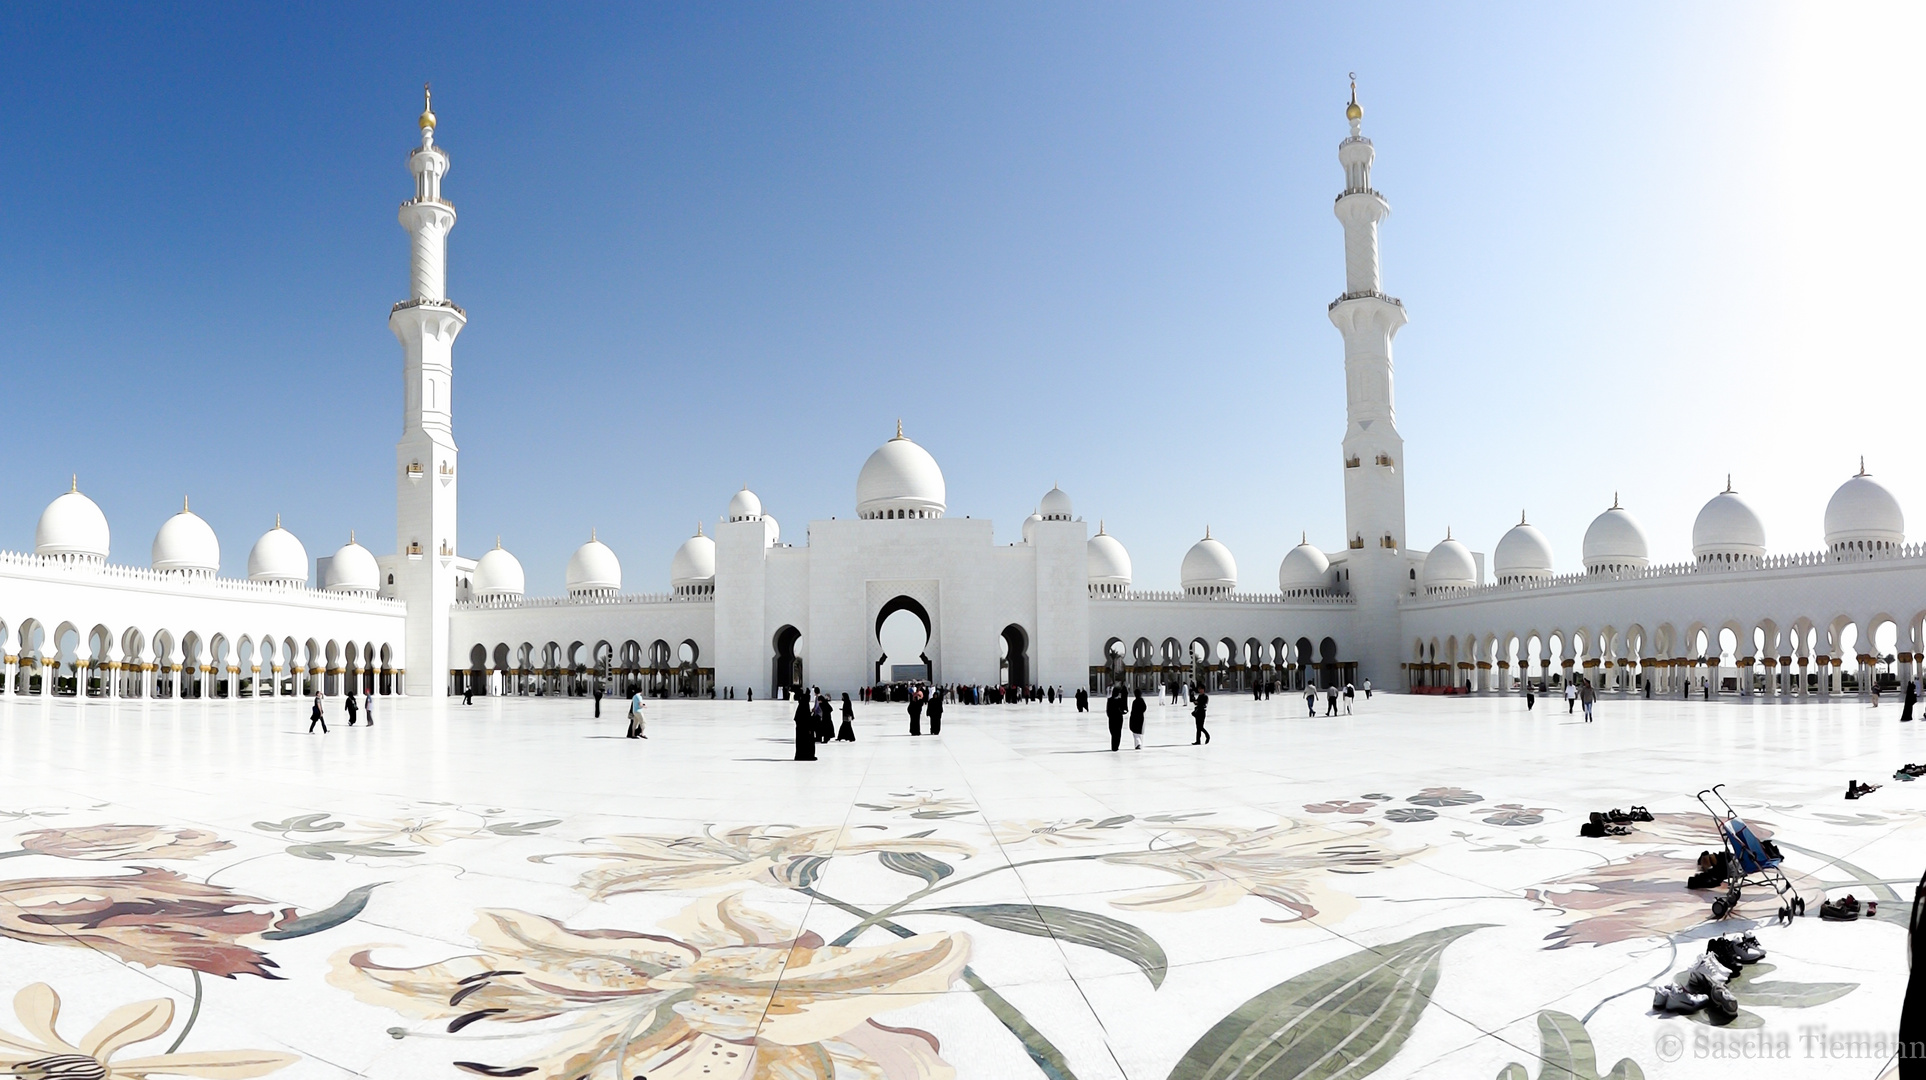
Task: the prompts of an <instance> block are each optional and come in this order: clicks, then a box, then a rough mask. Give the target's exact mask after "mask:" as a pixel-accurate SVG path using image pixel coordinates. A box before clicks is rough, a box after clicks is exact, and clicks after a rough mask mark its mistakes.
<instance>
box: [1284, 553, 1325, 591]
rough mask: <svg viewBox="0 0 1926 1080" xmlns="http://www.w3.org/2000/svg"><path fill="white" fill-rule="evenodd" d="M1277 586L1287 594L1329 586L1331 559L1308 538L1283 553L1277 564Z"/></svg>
mask: <svg viewBox="0 0 1926 1080" xmlns="http://www.w3.org/2000/svg"><path fill="white" fill-rule="evenodd" d="M1277 587H1278V589H1279V591H1281V592H1283V593H1284V594H1285V595H1287V596H1295V595H1300V594H1302V593H1306V592H1310V591H1312V590H1316V589H1328V588H1330V587H1331V560H1330V558H1329V557H1327V556H1326V555H1325V554H1324V552H1322V551H1320V550H1318V548H1317V545H1315V544H1313V543H1311V542H1310V541H1309V540H1308V539H1306V540H1304V541H1303V542H1301V543H1299V544H1298V545H1297V546H1296V547H1294V548H1292V549H1291V550H1289V551H1287V552H1285V553H1284V561H1283V562H1281V563H1278V564H1277Z"/></svg>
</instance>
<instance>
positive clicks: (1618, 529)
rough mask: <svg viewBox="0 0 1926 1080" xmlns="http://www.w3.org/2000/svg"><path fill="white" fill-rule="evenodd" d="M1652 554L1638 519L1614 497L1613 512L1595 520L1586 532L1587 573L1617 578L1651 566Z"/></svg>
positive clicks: (1582, 552)
mask: <svg viewBox="0 0 1926 1080" xmlns="http://www.w3.org/2000/svg"><path fill="white" fill-rule="evenodd" d="M1650 550H1651V549H1650V547H1649V546H1648V545H1647V544H1646V542H1645V530H1644V529H1641V528H1639V524H1638V519H1637V518H1634V517H1633V516H1632V515H1631V513H1630V512H1629V511H1627V510H1626V509H1624V508H1623V507H1621V506H1619V505H1618V498H1617V496H1614V497H1613V498H1612V506H1611V509H1609V510H1606V511H1605V512H1604V513H1602V514H1600V515H1598V516H1597V517H1596V518H1593V519H1592V523H1591V526H1590V527H1588V528H1587V529H1586V530H1585V543H1584V546H1583V548H1582V549H1581V555H1582V557H1583V558H1584V561H1585V572H1586V573H1588V574H1615V573H1619V572H1621V571H1625V570H1643V569H1645V567H1646V566H1647V565H1649V564H1650V562H1651V557H1650Z"/></svg>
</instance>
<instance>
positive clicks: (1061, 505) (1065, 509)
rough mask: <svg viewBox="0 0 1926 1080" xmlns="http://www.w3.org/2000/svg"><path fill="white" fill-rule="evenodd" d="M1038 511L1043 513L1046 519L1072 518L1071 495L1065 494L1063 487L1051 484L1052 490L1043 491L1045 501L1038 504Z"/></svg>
mask: <svg viewBox="0 0 1926 1080" xmlns="http://www.w3.org/2000/svg"><path fill="white" fill-rule="evenodd" d="M1037 513H1038V514H1040V515H1042V517H1043V520H1045V521H1069V520H1071V517H1070V496H1068V495H1065V494H1064V493H1063V489H1062V488H1060V487H1057V486H1056V485H1055V484H1052V485H1050V490H1049V491H1046V492H1044V493H1043V501H1042V502H1040V503H1038V504H1037Z"/></svg>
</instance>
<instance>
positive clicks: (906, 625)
mask: <svg viewBox="0 0 1926 1080" xmlns="http://www.w3.org/2000/svg"><path fill="white" fill-rule="evenodd" d="M932 631H933V626H932V624H931V622H930V613H929V610H928V609H927V608H925V607H924V606H923V605H922V604H920V603H918V602H917V601H916V600H914V599H912V598H910V597H907V596H900V595H899V596H896V597H893V598H891V599H890V601H889V602H888V603H886V604H884V605H883V606H882V608H881V609H880V610H878V611H877V612H876V627H875V632H876V645H877V649H878V650H879V652H878V655H877V657H876V663H875V666H874V670H873V671H872V672H871V678H870V681H871V682H872V683H875V684H881V683H893V682H928V681H932V680H934V679H935V678H936V671H935V665H934V664H933V663H931V662H930V656H929V643H930V635H931V633H932Z"/></svg>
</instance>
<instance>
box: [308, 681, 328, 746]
mask: <svg viewBox="0 0 1926 1080" xmlns="http://www.w3.org/2000/svg"><path fill="white" fill-rule="evenodd" d="M316 724H320V725H321V734H323V735H326V734H327V733H328V718H327V716H325V715H323V713H322V712H321V692H320V691H318V690H317V691H315V694H314V711H313V712H311V713H309V714H308V734H310V735H312V734H314V725H316Z"/></svg>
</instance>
